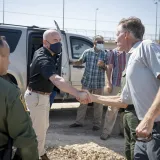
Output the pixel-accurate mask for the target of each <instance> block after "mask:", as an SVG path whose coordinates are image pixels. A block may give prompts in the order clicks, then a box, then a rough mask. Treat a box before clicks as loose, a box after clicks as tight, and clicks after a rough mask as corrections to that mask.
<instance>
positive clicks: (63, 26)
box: [63, 0, 65, 31]
mask: <svg viewBox="0 0 160 160" xmlns="http://www.w3.org/2000/svg"><path fill="white" fill-rule="evenodd" d="M64 5H65V0H63V31H64Z"/></svg>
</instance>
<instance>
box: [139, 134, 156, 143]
mask: <svg viewBox="0 0 160 160" xmlns="http://www.w3.org/2000/svg"><path fill="white" fill-rule="evenodd" d="M152 139H153V136H152V134H150V135H149V136H148V137H146V138H141V137H137V136H136V141H138V142H144V143H147V142H149V141H151V140H152Z"/></svg>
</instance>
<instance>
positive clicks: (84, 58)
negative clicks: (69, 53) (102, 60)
mask: <svg viewBox="0 0 160 160" xmlns="http://www.w3.org/2000/svg"><path fill="white" fill-rule="evenodd" d="M87 52H88V51H86V50H85V51H84V52H83V53H82V55H81V57H80V58H79V61H82V63H85V62H86V59H87V58H86V57H87Z"/></svg>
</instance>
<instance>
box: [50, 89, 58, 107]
mask: <svg viewBox="0 0 160 160" xmlns="http://www.w3.org/2000/svg"><path fill="white" fill-rule="evenodd" d="M56 95H57V92H56V91H53V92H52V93H51V95H50V107H51V106H52V103H53V102H54V98H55V97H56Z"/></svg>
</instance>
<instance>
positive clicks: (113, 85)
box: [100, 49, 126, 140]
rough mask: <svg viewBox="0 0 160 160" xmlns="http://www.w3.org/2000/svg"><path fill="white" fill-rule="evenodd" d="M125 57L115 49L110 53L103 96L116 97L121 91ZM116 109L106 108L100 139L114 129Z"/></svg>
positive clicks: (103, 138) (104, 137) (105, 137)
mask: <svg viewBox="0 0 160 160" xmlns="http://www.w3.org/2000/svg"><path fill="white" fill-rule="evenodd" d="M125 65H126V56H125V53H124V52H118V51H117V49H114V50H111V51H110V57H109V62H108V65H107V69H108V70H107V85H106V89H105V95H117V94H118V93H119V92H120V89H121V77H122V72H123V70H124V69H125ZM117 114H118V109H117V108H114V107H111V106H108V110H107V112H106V116H105V120H104V126H103V130H102V134H101V137H100V138H101V139H102V140H106V139H107V138H108V136H109V135H110V134H111V132H112V129H113V127H114V124H115V121H116V118H117Z"/></svg>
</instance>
